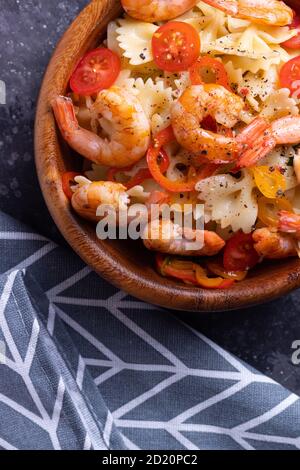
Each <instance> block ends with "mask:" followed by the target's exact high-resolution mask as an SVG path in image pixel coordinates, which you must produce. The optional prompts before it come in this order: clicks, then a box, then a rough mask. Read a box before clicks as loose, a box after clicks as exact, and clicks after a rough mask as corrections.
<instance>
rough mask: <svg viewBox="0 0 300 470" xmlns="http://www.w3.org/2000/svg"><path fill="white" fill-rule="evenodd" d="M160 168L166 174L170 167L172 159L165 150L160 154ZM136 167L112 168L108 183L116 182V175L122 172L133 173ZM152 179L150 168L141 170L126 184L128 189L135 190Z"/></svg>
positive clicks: (108, 175)
mask: <svg viewBox="0 0 300 470" xmlns="http://www.w3.org/2000/svg"><path fill="white" fill-rule="evenodd" d="M158 157H159V167H160V170H161V172H162V173H165V172H166V171H167V169H168V168H169V165H170V159H169V156H168V154H167V152H165V151H164V150H163V149H161V150H160V152H159V155H158ZM133 168H134V166H130V167H126V168H110V169H109V170H108V172H107V175H106V178H107V181H113V182H115V181H116V178H115V177H116V175H117V174H118V173H121V172H126V171H131V170H132V169H133ZM148 179H152V175H151V173H150V170H149V168H140V169H139V170H138V171H137V173H136V175H134V176H133V177H132V178H131V179H130V180H129V181H128V182H127V183H124V186H126V188H127V189H131V188H134V186H138V185H140V184H142V183H143V182H144V181H145V180H148Z"/></svg>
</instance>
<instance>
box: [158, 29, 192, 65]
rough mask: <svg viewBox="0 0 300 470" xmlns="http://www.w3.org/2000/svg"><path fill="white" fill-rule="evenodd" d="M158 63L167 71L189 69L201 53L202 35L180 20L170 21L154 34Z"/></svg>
mask: <svg viewBox="0 0 300 470" xmlns="http://www.w3.org/2000/svg"><path fill="white" fill-rule="evenodd" d="M152 50H153V56H154V61H155V63H156V65H157V66H158V67H159V68H160V69H162V70H166V71H167V72H183V71H185V70H188V69H189V68H190V67H191V66H192V65H193V63H194V62H196V60H197V59H198V57H199V55H200V36H199V34H198V32H197V31H196V29H195V28H194V27H193V26H191V25H189V24H187V23H183V22H180V21H170V22H169V23H166V24H165V25H163V26H161V27H160V28H159V29H158V30H157V31H156V32H155V33H154V35H153V38H152Z"/></svg>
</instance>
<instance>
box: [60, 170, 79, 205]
mask: <svg viewBox="0 0 300 470" xmlns="http://www.w3.org/2000/svg"><path fill="white" fill-rule="evenodd" d="M76 176H81V175H80V173H75V172H74V171H67V172H66V173H64V174H63V175H62V188H63V191H64V193H65V195H66V196H67V198H68V199H69V200H71V199H72V196H73V191H72V189H71V185H75V184H76V183H75V181H74V179H75V178H76Z"/></svg>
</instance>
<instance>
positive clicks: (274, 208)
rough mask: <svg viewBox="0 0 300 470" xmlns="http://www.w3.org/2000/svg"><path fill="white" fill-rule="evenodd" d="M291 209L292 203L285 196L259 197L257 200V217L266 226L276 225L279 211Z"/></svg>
mask: <svg viewBox="0 0 300 470" xmlns="http://www.w3.org/2000/svg"><path fill="white" fill-rule="evenodd" d="M282 210H285V211H293V208H292V204H291V203H290V201H289V200H288V199H286V198H285V197H282V198H277V199H268V198H266V197H261V198H259V200H258V218H259V220H260V221H261V222H262V223H263V224H264V225H266V226H267V227H277V225H278V221H279V217H278V213H279V211H282Z"/></svg>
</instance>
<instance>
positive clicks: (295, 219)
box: [278, 211, 300, 238]
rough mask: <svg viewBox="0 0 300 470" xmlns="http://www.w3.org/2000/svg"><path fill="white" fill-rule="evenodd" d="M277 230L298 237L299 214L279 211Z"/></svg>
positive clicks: (299, 235)
mask: <svg viewBox="0 0 300 470" xmlns="http://www.w3.org/2000/svg"><path fill="white" fill-rule="evenodd" d="M278 230H279V231H280V232H285V233H291V234H294V236H295V237H297V238H300V215H298V214H294V213H293V212H289V211H280V212H279V224H278Z"/></svg>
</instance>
